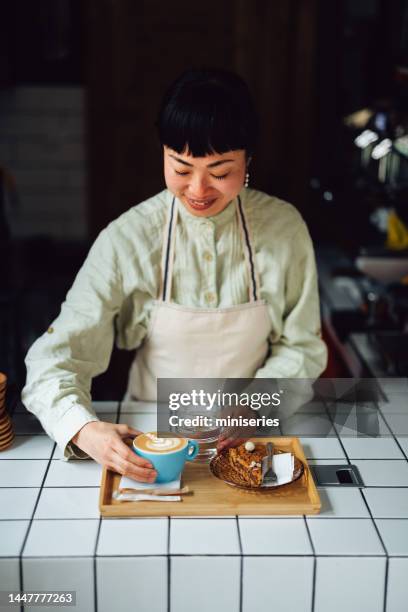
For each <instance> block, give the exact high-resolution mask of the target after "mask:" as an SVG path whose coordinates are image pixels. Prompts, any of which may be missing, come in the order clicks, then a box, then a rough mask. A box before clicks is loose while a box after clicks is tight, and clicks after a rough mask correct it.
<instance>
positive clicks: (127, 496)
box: [112, 476, 181, 502]
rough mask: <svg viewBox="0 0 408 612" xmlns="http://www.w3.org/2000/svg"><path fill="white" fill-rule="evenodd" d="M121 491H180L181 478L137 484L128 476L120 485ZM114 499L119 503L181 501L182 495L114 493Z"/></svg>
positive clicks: (123, 477) (123, 478)
mask: <svg viewBox="0 0 408 612" xmlns="http://www.w3.org/2000/svg"><path fill="white" fill-rule="evenodd" d="M118 488H119V489H127V488H131V489H179V488H180V478H178V479H177V480H172V481H171V482H153V483H150V482H137V481H136V480H133V478H129V477H128V476H122V478H121V479H120V483H119V487H118ZM112 497H113V499H116V500H118V501H160V502H169V501H173V502H174V501H181V496H180V495H143V493H139V491H138V492H137V493H136V492H135V493H130V492H129V493H119V491H114V492H113V494H112Z"/></svg>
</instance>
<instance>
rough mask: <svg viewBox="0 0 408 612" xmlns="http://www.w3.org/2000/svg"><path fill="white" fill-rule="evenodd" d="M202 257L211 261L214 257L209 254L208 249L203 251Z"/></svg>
mask: <svg viewBox="0 0 408 612" xmlns="http://www.w3.org/2000/svg"><path fill="white" fill-rule="evenodd" d="M203 257H204V259H205V261H212V260H213V259H214V257H213V256H212V255H211V253H210V252H209V251H205V253H204V255H203Z"/></svg>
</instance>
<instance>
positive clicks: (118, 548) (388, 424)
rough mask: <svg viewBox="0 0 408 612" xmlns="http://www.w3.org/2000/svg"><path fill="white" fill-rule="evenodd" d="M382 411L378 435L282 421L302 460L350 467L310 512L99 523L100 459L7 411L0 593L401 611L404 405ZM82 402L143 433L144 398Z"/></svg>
mask: <svg viewBox="0 0 408 612" xmlns="http://www.w3.org/2000/svg"><path fill="white" fill-rule="evenodd" d="M395 406H396V407H395V411H393V410H392V402H389V403H388V404H387V405H385V406H383V410H382V415H383V427H382V428H381V435H382V437H381V438H358V439H352V438H347V437H344V436H343V435H342V431H341V430H339V428H338V426H336V425H335V424H334V427H333V431H331V430H330V432H329V437H327V438H313V437H307V436H306V437H305V429H304V427H305V423H306V421H305V419H304V415H300V417H299V419H298V420H296V419H295V420H292V421H291V425H290V427H291V431H290V433H291V435H299V437H300V439H301V442H302V445H303V448H304V450H305V453H306V456H307V457H308V459H310V461H311V462H312V463H313V462H316V463H343V462H344V463H347V462H348V463H354V464H356V465H357V466H358V467H359V469H360V472H361V474H362V477H363V480H364V482H365V485H366V486H365V487H364V488H361V489H359V488H333V487H331V488H330V487H327V488H320V489H319V492H320V496H321V500H322V504H323V508H322V512H321V514H319V515H317V516H313V517H279V518H268V517H257V518H255V517H240V518H237V517H235V516H232V517H222V518H221V517H220V518H214V517H213V518H206V517H191V518H190V517H188V518H172V519H170V518H167V517H166V518H140V519H133V518H124V519H113V518H106V519H105V518H104V519H102V518H100V516H99V513H98V495H99V483H100V478H101V468H100V466H99V465H98V464H96V463H94V462H93V461H91V460H76V461H69V462H66V461H63V460H62V459H61V455H60V453H59V451H58V449H56V446H55V444H54V443H53V442H52V441H51V440H50V439H49V438H48V437H47V436H45V435H44V432H43V431H42V429H41V427H40V425H39V423H38V422H37V421H36V420H35V419H34V417H32V416H31V415H29V414H28V413H26V412H25V411H24V408H23V407H22V406H18V407H17V408H16V410H15V414H14V415H13V421H14V427H15V431H16V433H17V437H16V440H15V443H14V445H13V447H12V448H11V449H9V450H8V451H5V452H2V453H0V590H8V589H10V590H26V591H30V590H31V591H38V590H41V591H50V590H53V591H55V590H59V591H62V590H75V591H76V593H77V605H76V607H75V608H74V609H75V610H76V611H77V612H92V611H94V610H98V611H99V612H105V611H106V612H111V611H112V610H115V611H118V612H119V611H122V610H126V611H128V610H138V612H144V611H146V612H147V611H149V612H162V611H163V612H168V611H171V612H184V611H185V612H187V611H188V612H191V611H192V610H193V611H194V612H204V611H205V612H221V611H222V612H224V611H226V610H228V611H229V612H257V611H260V612H263V611H264V610H279V612H344V611H345V610H347V612H384V611H385V612H402V611H404V612H405V610H406V607H407V601H408V581H407V579H406V577H407V576H408V460H407V453H408V438H406V437H404V436H401V437H399V436H397V435H394V433H398V432H399V431H401V427H402V429H403V430H404V427H405V426H407V429H406V431H408V412H407V410H406V407H405V404H404V403H401V402H399V403H398V402H396V403H395ZM380 408H381V406H380ZM95 409H96V411H97V413H98V414H99V415H100V418H101V419H105V420H110V421H112V422H121V423H129V424H130V425H135V426H137V427H138V428H139V429H142V430H151V429H154V428H155V415H154V409H153V407H152V406H151V405H149V404H135V403H134V404H123V405H119V404H118V403H115V402H99V403H95ZM319 418H327V419H329V413H327V415H320V416H319ZM396 426H398V427H399V429H398V430H397V429H395V427H396ZM284 433H286V432H284ZM306 433H307V432H306ZM0 609H5V608H0ZM13 609H14V610H16V609H18V608H13ZM25 609H26V610H31V607H30V606H26V607H25ZM32 609H33V611H37V612H40V611H41V610H42V608H41V607H38V606H36V607H35V608H34V607H33V608H32ZM49 609H50V607H47V608H44V610H49ZM51 609H52V608H51Z"/></svg>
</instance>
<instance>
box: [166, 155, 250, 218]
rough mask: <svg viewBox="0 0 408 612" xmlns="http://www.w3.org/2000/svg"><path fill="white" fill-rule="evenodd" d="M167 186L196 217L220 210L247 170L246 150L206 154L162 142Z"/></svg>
mask: <svg viewBox="0 0 408 612" xmlns="http://www.w3.org/2000/svg"><path fill="white" fill-rule="evenodd" d="M163 149H164V178H165V181H166V185H167V188H168V189H169V190H170V191H171V192H172V193H173V194H174V195H175V196H176V197H177V198H178V199H179V200H180V201H181V202H182V203H183V204H184V206H185V207H186V208H187V210H188V211H189V212H190V213H192V214H193V215H196V216H197V217H210V216H212V215H216V214H217V213H219V212H221V211H222V210H224V208H226V207H227V206H228V204H229V203H230V202H231V200H233V199H234V198H235V197H236V196H237V195H238V193H239V192H240V191H241V189H242V187H243V185H244V181H245V173H246V159H245V151H244V150H243V149H240V150H238V151H229V152H228V153H222V154H218V153H214V154H212V155H206V156H205V157H193V156H192V155H190V154H185V153H181V154H180V153H177V152H176V151H173V149H170V148H169V147H166V146H164V147H163Z"/></svg>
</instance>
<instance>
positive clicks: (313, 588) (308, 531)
mask: <svg viewBox="0 0 408 612" xmlns="http://www.w3.org/2000/svg"><path fill="white" fill-rule="evenodd" d="M303 520H304V523H305V527H306V531H307V535H308V538H309V542H310V546H311V548H312V551H313V578H312V601H311V606H310V612H314V609H315V599H316V571H317V559H316V549H315V547H314V544H313V539H312V534H311V533H310V529H309V525H308V522H307V520H306V515H303Z"/></svg>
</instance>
